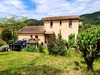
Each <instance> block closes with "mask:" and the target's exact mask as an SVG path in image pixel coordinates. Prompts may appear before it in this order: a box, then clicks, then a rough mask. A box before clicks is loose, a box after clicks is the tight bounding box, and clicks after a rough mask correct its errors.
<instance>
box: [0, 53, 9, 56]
mask: <svg viewBox="0 0 100 75" xmlns="http://www.w3.org/2000/svg"><path fill="white" fill-rule="evenodd" d="M8 54H9V53H4V54H0V56H1V55H8Z"/></svg>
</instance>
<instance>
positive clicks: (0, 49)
mask: <svg viewBox="0 0 100 75" xmlns="http://www.w3.org/2000/svg"><path fill="white" fill-rule="evenodd" d="M8 47H9V45H3V46H1V47H0V52H4V51H8Z"/></svg>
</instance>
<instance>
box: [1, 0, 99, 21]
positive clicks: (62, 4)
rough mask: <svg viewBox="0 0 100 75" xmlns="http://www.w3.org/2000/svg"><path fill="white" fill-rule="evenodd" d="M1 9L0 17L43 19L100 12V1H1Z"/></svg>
mask: <svg viewBox="0 0 100 75" xmlns="http://www.w3.org/2000/svg"><path fill="white" fill-rule="evenodd" d="M0 9H1V10H0V17H4V16H7V17H11V16H13V15H17V16H25V17H27V18H28V19H29V18H33V19H42V18H44V17H47V16H66V15H81V14H87V13H92V12H96V11H100V0H0Z"/></svg>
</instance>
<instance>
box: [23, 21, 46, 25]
mask: <svg viewBox="0 0 100 75" xmlns="http://www.w3.org/2000/svg"><path fill="white" fill-rule="evenodd" d="M25 23H26V25H27V26H41V25H43V24H44V23H43V20H42V19H41V20H36V19H28V20H26V21H25Z"/></svg>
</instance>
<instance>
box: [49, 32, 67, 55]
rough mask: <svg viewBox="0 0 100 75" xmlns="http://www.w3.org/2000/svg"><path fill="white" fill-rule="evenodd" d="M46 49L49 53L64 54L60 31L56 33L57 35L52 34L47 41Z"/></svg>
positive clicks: (64, 49)
mask: <svg viewBox="0 0 100 75" xmlns="http://www.w3.org/2000/svg"><path fill="white" fill-rule="evenodd" d="M48 50H49V53H50V54H53V55H61V56H64V55H65V54H66V48H65V44H64V40H63V39H62V35H61V31H60V32H59V33H58V37H57V38H56V37H55V36H52V37H51V39H50V40H49V42H48Z"/></svg>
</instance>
